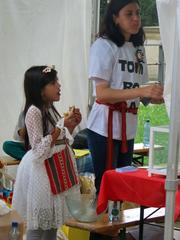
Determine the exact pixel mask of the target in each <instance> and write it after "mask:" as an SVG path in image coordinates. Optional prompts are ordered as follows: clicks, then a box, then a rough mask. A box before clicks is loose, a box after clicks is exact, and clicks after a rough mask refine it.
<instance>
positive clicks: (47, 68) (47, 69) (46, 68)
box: [42, 65, 55, 73]
mask: <svg viewBox="0 0 180 240" xmlns="http://www.w3.org/2000/svg"><path fill="white" fill-rule="evenodd" d="M52 69H55V65H47V67H45V68H44V69H43V70H42V72H43V73H49V72H51V70H52Z"/></svg>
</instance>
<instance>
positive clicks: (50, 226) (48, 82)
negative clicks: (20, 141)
mask: <svg viewBox="0 0 180 240" xmlns="http://www.w3.org/2000/svg"><path fill="white" fill-rule="evenodd" d="M24 91H25V97H26V103H25V108H24V116H25V126H26V130H27V132H26V135H25V146H26V147H27V148H28V149H30V150H29V151H28V152H27V153H26V154H25V156H24V157H23V159H22V161H21V163H20V165H19V167H18V172H17V178H16V182H15V189H14V195H13V208H15V209H16V210H17V211H18V212H19V214H20V215H21V216H22V217H23V218H24V220H25V221H26V223H27V240H32V239H33V240H41V239H43V240H45V239H46V240H49V239H51V240H53V239H54V240H55V239H56V232H57V228H58V227H59V226H60V225H62V224H63V223H64V221H65V220H66V218H67V216H68V211H67V208H66V205H65V196H66V195H67V194H73V193H74V192H77V191H79V186H78V184H76V185H75V186H73V187H72V188H70V189H69V190H67V191H65V192H63V193H60V194H57V195H53V194H52V193H51V189H50V183H49V179H48V176H47V172H46V169H45V164H44V161H45V160H46V159H48V158H50V157H51V156H52V154H53V153H55V152H59V151H60V150H62V149H64V148H65V142H63V141H62V140H61V144H60V141H57V140H60V139H64V137H66V138H67V139H69V141H70V142H71V141H72V137H71V135H70V133H69V131H68V129H69V130H70V132H72V131H73V129H74V127H75V126H76V125H77V124H79V123H80V121H81V114H80V112H79V110H78V109H76V108H74V109H72V112H73V113H72V112H71V113H70V114H69V115H70V117H69V118H68V117H67V118H65V119H64V118H61V117H60V115H59V113H58V112H57V110H56V109H55V107H54V106H53V102H54V101H59V99H60V94H61V89H60V84H59V82H58V78H57V72H56V70H54V69H53V68H51V67H48V66H34V67H31V68H29V69H28V70H27V71H26V73H25V77H24ZM65 126H67V127H68V129H67V128H66V127H65ZM58 142H59V145H58ZM73 164H74V167H75V171H76V173H77V169H76V165H75V160H74V162H73Z"/></svg>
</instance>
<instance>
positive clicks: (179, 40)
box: [156, 0, 180, 240]
mask: <svg viewBox="0 0 180 240" xmlns="http://www.w3.org/2000/svg"><path fill="white" fill-rule="evenodd" d="M156 2H157V9H158V15H159V24H160V33H161V39H162V44H163V48H164V54H165V61H166V74H165V76H166V77H165V92H164V97H165V102H166V106H167V110H168V113H169V116H170V131H169V132H170V134H169V152H168V166H167V177H166V216H165V232H164V239H165V240H172V239H173V228H174V205H175V192H176V189H177V184H178V180H177V167H178V161H179V158H180V154H179V152H180V115H179V106H180V94H179V91H180V81H179V78H180V67H179V62H180V0H157V1H156Z"/></svg>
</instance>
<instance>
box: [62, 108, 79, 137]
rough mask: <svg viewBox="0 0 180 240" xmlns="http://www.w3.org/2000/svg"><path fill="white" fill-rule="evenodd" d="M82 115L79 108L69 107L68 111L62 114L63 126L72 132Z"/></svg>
mask: <svg viewBox="0 0 180 240" xmlns="http://www.w3.org/2000/svg"><path fill="white" fill-rule="evenodd" d="M81 120H82V116H81V113H80V110H79V108H75V107H71V108H70V109H69V112H68V113H66V114H65V116H64V126H65V127H67V128H68V130H69V131H70V133H72V132H73V130H74V128H75V127H76V126H77V125H78V124H79V123H80V122H81Z"/></svg>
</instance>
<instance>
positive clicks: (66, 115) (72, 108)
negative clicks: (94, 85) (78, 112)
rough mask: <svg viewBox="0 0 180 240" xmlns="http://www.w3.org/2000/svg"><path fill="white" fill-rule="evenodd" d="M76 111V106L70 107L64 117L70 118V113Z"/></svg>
mask: <svg viewBox="0 0 180 240" xmlns="http://www.w3.org/2000/svg"><path fill="white" fill-rule="evenodd" d="M74 110H75V106H71V107H69V111H68V112H65V113H64V117H68V116H69V114H70V112H72V111H74Z"/></svg>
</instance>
